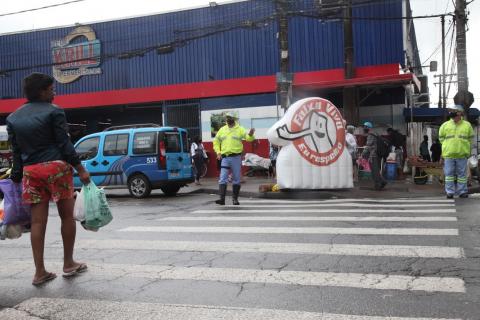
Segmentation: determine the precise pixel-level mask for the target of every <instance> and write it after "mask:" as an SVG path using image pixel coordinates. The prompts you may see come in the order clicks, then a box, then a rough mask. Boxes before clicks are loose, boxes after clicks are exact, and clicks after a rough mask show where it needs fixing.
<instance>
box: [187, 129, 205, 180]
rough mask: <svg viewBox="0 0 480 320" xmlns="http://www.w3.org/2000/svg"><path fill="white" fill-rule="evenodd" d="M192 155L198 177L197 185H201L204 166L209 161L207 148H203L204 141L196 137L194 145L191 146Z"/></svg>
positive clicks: (196, 178)
mask: <svg viewBox="0 0 480 320" xmlns="http://www.w3.org/2000/svg"><path fill="white" fill-rule="evenodd" d="M190 155H191V156H192V160H193V164H194V166H195V171H196V176H195V184H196V185H200V177H201V175H202V171H203V165H204V163H205V161H206V160H207V159H208V156H207V153H206V152H205V147H204V146H203V143H202V139H200V137H195V138H194V139H193V142H192V145H191V146H190Z"/></svg>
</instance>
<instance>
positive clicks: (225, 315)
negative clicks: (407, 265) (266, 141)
mask: <svg viewBox="0 0 480 320" xmlns="http://www.w3.org/2000/svg"><path fill="white" fill-rule="evenodd" d="M9 313H11V314H14V313H17V314H22V315H23V316H26V315H30V316H32V317H34V316H40V315H41V316H42V318H43V317H45V318H51V317H53V316H55V318H58V319H89V318H91V317H92V315H94V316H95V318H96V319H103V320H118V319H145V320H149V319H162V320H191V319H195V320H221V319H228V320H292V319H295V320H461V319H445V318H443V319H438V318H411V317H408V318H405V317H392V316H387V317H383V316H365V315H347V314H334V313H325V312H311V311H291V310H278V309H275V310H274V309H260V308H240V307H224V306H213V305H186V304H160V303H147V302H128V301H121V302H118V301H105V300H85V299H64V298H30V299H28V300H26V301H23V302H22V303H21V304H20V305H18V306H17V307H16V310H15V311H12V309H5V310H2V311H0V318H2V319H7V320H10V319H9V318H6V317H4V316H5V315H8V314H9ZM24 313H26V314H24ZM14 319H16V318H11V320H14Z"/></svg>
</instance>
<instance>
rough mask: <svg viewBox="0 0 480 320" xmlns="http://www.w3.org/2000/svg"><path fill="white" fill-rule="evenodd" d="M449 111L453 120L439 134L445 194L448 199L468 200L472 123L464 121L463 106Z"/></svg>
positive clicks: (443, 125) (457, 106) (451, 108)
mask: <svg viewBox="0 0 480 320" xmlns="http://www.w3.org/2000/svg"><path fill="white" fill-rule="evenodd" d="M449 109H450V111H449V116H450V118H451V120H449V121H447V122H445V123H444V124H442V126H441V127H440V131H439V133H438V135H439V139H440V142H441V143H442V157H443V158H444V164H443V172H444V174H445V193H446V194H447V198H448V199H452V198H453V197H454V196H455V195H458V196H459V197H460V198H468V184H467V182H468V180H467V170H468V166H467V158H468V157H469V156H470V144H471V141H472V138H473V129H472V125H471V124H470V122H468V121H465V120H463V113H464V108H463V106H461V105H455V106H452V107H450V108H449Z"/></svg>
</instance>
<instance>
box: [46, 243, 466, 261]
mask: <svg viewBox="0 0 480 320" xmlns="http://www.w3.org/2000/svg"><path fill="white" fill-rule="evenodd" d="M54 247H61V244H59V243H58V244H55V245H54ZM75 247H76V248H81V249H102V250H103V249H106V250H140V249H142V250H160V251H203V252H253V253H258V252H259V253H281V254H315V255H348V256H371V257H412V258H451V259H460V258H464V257H465V254H464V251H463V249H462V248H457V247H440V246H401V245H357V244H320V243H275V242H217V241H215V242H214V241H166V240H161V241H159V240H122V239H114V240H92V239H85V240H82V241H79V242H77V243H76V244H75Z"/></svg>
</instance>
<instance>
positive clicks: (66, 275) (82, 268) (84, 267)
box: [63, 263, 88, 278]
mask: <svg viewBox="0 0 480 320" xmlns="http://www.w3.org/2000/svg"><path fill="white" fill-rule="evenodd" d="M87 268H88V267H87V265H86V264H85V263H81V264H79V265H78V267H76V268H75V269H73V270H72V271H70V272H64V273H63V277H64V278H70V277H74V276H76V275H77V274H79V273H82V272H85V271H87Z"/></svg>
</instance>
